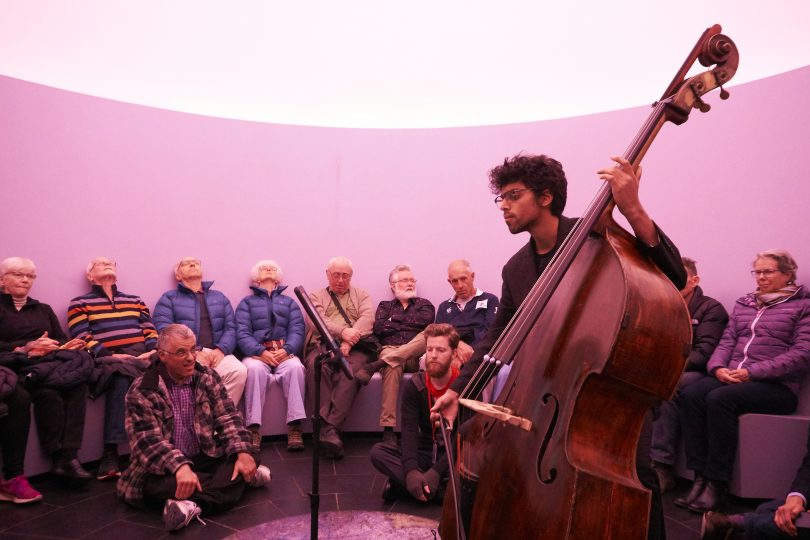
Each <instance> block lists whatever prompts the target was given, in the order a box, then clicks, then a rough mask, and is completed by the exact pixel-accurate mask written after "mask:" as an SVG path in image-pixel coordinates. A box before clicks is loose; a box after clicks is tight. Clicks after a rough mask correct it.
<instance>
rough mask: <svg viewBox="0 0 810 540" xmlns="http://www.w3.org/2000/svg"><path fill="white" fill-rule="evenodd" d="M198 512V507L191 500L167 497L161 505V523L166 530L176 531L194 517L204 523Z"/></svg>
mask: <svg viewBox="0 0 810 540" xmlns="http://www.w3.org/2000/svg"><path fill="white" fill-rule="evenodd" d="M200 512H202V511H201V510H200V507H199V506H197V503H195V502H193V501H188V500H183V501H180V500H176V499H168V500H167V501H166V505H165V506H164V507H163V525H164V526H165V527H166V530H167V531H176V530H178V529H182V528H183V527H185V526H187V525H188V524H189V523H191V520H192V519H194V518H197V520H198V521H199V522H200V523H202V524H203V525H205V521H203V520H202V518H201V517H200Z"/></svg>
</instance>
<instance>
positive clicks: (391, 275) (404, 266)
mask: <svg viewBox="0 0 810 540" xmlns="http://www.w3.org/2000/svg"><path fill="white" fill-rule="evenodd" d="M397 272H413V270H411V267H410V266H408V265H407V264H398V265H396V266H395V267H394V269H393V270H391V272H390V273H389V274H388V283H393V282H394V276H395V275H397Z"/></svg>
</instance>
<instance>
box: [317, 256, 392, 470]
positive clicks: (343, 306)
mask: <svg viewBox="0 0 810 540" xmlns="http://www.w3.org/2000/svg"><path fill="white" fill-rule="evenodd" d="M353 276H354V267H353V266H352V261H350V260H349V259H348V258H346V257H342V256H341V257H333V258H332V259H330V260H329V262H328V263H327V265H326V280H327V283H328V285H327V287H325V288H323V289H318V290H316V291H313V292H310V293H309V298H310V300H311V301H312V304H313V305H314V306H315V309H317V310H318V313H320V315H321V317H323V320H324V323H326V328H327V330H329V333H330V334H331V335H332V337H333V338H334V339H335V340H336V341H337V342H338V343H340V350H341V352H342V353H343V356H344V358H345V359H346V361H347V362H348V363H349V365H350V366H351V369H352V372H353V373H355V374H356V373H357V371H358V369H359V368H360V367H361V366H363V365H365V364H367V363H368V362H369V361H371V360H373V359H374V358H376V354H377V350H378V348H379V347H378V345H379V344H378V343H377V342H376V341H374V340H373V336H372V332H371V330H372V326H373V325H374V304H373V302H372V300H371V296H370V295H369V294H368V293H367V292H366V291H365V290H363V289H361V288H359V287H355V286H354V285H352V277H353ZM318 340H319V337H318V335H317V334H316V333H315V332H312V333H311V334H310V336H309V339H308V340H307V343H308V348H307V355H306V362H305V363H306V367H307V385H308V387H309V390H308V393H309V395H310V397H314V395H315V369H314V367H315V360H316V357H317V356H318V352H319V351H318V347H317V343H318ZM359 390H360V383H359V382H358V381H357V380H356V379H351V380H349V378H348V377H346V375H344V374H343V372H342V371H341V370H340V369H337V368H335V367H334V366H332V365H330V364H329V363H324V364H323V366H322V379H321V388H320V400H321V407H320V416H321V418H322V420H323V423H322V427H321V433H320V443H321V444H322V445H323V446H324V447H325V449H326V455H327V456H328V457H332V458H340V457H342V456H343V440H342V439H341V438H340V431H341V428H342V426H343V423H344V422H345V421H346V418H347V417H348V416H349V412H351V409H352V405H354V400H355V398H356V397H357V392H358V391H359Z"/></svg>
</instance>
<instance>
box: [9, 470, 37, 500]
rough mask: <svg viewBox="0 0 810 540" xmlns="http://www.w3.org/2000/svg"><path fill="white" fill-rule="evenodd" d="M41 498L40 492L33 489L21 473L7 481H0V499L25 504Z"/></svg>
mask: <svg viewBox="0 0 810 540" xmlns="http://www.w3.org/2000/svg"><path fill="white" fill-rule="evenodd" d="M41 500H42V493H40V492H39V491H37V490H35V489H34V488H33V487H32V486H31V484H29V483H28V479H27V478H26V477H25V476H23V475H20V476H15V477H14V478H12V479H11V480H9V481H7V482H2V481H0V501H11V502H13V503H14V504H27V503H32V502H36V501H41Z"/></svg>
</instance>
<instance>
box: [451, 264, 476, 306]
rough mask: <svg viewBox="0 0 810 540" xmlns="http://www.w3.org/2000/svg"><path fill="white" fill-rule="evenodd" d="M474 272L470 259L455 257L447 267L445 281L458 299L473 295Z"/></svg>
mask: <svg viewBox="0 0 810 540" xmlns="http://www.w3.org/2000/svg"><path fill="white" fill-rule="evenodd" d="M474 280H475V272H473V271H472V268H471V267H470V261H467V260H465V259H456V260H454V261H452V262H451V263H450V265H449V266H448V267H447V283H449V284H450V286H451V287H453V290H454V291H455V292H456V297H457V298H458V299H459V300H469V299H470V298H472V297H473V296H475V283H474Z"/></svg>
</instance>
